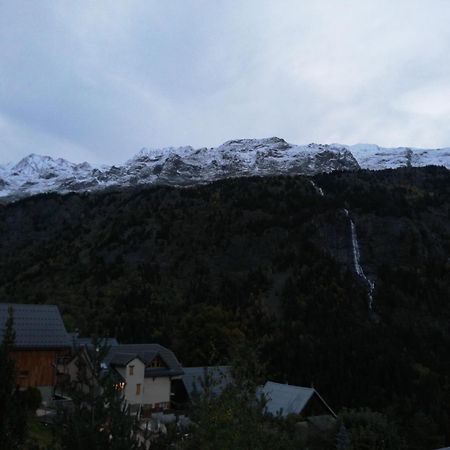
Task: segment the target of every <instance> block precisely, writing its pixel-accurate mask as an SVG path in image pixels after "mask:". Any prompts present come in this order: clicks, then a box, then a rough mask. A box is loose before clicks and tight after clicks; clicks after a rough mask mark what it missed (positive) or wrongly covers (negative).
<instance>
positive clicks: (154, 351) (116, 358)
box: [103, 344, 184, 378]
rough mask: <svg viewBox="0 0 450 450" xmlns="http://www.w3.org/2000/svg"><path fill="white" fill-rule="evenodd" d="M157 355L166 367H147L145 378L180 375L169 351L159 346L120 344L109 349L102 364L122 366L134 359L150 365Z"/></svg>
mask: <svg viewBox="0 0 450 450" xmlns="http://www.w3.org/2000/svg"><path fill="white" fill-rule="evenodd" d="M157 355H159V356H160V358H161V359H162V360H163V361H164V363H165V364H166V365H167V367H147V368H146V369H145V376H146V377H155V378H157V377H165V376H173V377H174V376H178V375H182V374H183V373H184V372H183V369H182V368H181V365H180V363H179V362H178V360H177V358H176V356H175V355H174V354H173V352H172V351H171V350H169V349H168V348H166V347H163V346H162V345H159V344H120V345H117V346H115V347H111V348H110V350H109V352H108V354H107V355H106V358H105V359H104V361H103V362H104V363H105V364H107V365H111V366H123V365H126V364H127V363H128V362H129V361H131V360H132V359H134V358H139V359H140V360H141V361H142V362H143V363H144V364H146V365H147V364H150V363H151V362H152V360H153V359H154V358H155V357H156V356H157Z"/></svg>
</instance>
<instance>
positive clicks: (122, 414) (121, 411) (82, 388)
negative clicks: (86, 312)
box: [59, 342, 144, 450]
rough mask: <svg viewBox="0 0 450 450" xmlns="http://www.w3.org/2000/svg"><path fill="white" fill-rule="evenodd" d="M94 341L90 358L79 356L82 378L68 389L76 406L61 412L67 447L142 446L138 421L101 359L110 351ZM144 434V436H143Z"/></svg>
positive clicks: (124, 449) (113, 449)
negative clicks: (103, 366) (130, 412)
mask: <svg viewBox="0 0 450 450" xmlns="http://www.w3.org/2000/svg"><path fill="white" fill-rule="evenodd" d="M98 344H99V343H98V342H94V348H95V350H94V351H92V352H89V353H90V361H88V360H85V359H83V358H79V361H78V377H77V380H76V382H75V383H73V385H71V386H70V387H69V388H68V393H69V396H70V397H71V399H72V405H71V406H70V407H67V408H65V409H64V410H62V411H60V424H59V425H60V426H59V433H60V440H61V446H62V449H63V450H87V449H89V450H106V449H108V450H133V449H139V448H141V446H140V440H139V439H140V438H139V430H138V424H137V421H136V420H135V418H133V417H132V416H130V414H129V408H128V406H127V405H126V403H125V400H124V398H123V395H122V394H121V392H120V389H119V388H118V384H117V382H116V380H115V379H114V378H113V376H112V375H111V373H109V372H108V371H107V370H106V369H103V368H102V366H101V362H102V361H103V358H104V357H105V356H106V353H107V352H108V348H107V347H106V346H104V345H98ZM141 437H144V436H142V435H141Z"/></svg>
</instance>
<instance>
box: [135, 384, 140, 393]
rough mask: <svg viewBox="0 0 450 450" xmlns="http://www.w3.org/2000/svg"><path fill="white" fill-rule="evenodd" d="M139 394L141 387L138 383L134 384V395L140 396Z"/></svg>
mask: <svg viewBox="0 0 450 450" xmlns="http://www.w3.org/2000/svg"><path fill="white" fill-rule="evenodd" d="M140 394H141V385H140V384H139V383H138V384H136V395H140Z"/></svg>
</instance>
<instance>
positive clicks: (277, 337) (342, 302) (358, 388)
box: [0, 167, 450, 448]
mask: <svg viewBox="0 0 450 450" xmlns="http://www.w3.org/2000/svg"><path fill="white" fill-rule="evenodd" d="M314 180H315V182H316V184H317V185H319V186H320V187H321V188H322V189H324V191H325V193H326V195H325V196H324V197H322V196H319V195H317V193H316V192H315V190H314V189H313V188H312V186H311V183H310V182H309V180H308V179H306V178H304V177H273V178H249V179H231V180H224V181H220V182H217V183H213V184H210V185H205V186H198V187H193V188H189V189H176V188H168V187H153V188H147V189H146V188H136V189H129V190H121V191H116V192H108V193H94V194H82V195H80V194H70V195H67V196H58V195H55V194H49V195H42V196H37V197H32V198H28V199H25V200H23V201H20V202H16V203H14V204H11V205H8V206H5V207H3V208H1V209H0V298H8V299H10V300H11V301H16V302H22V301H23V302H27V303H33V302H37V303H56V304H58V306H59V307H60V308H61V311H62V313H63V315H64V317H65V320H66V322H67V324H68V325H69V326H70V327H71V328H79V329H80V332H81V333H82V334H86V335H89V334H93V333H97V334H98V335H112V336H116V337H117V338H118V339H119V340H121V341H122V342H151V341H155V342H159V343H161V344H163V345H167V346H169V347H170V348H172V349H173V350H174V351H175V352H176V354H177V356H178V357H179V359H180V360H181V361H182V362H183V364H185V365H188V364H195V365H206V364H208V363H226V360H227V359H228V357H229V356H230V355H231V354H232V353H233V349H234V348H235V347H236V346H237V345H239V344H240V343H241V342H250V343H251V345H253V346H256V345H258V347H260V348H261V352H262V355H263V359H264V361H266V362H267V376H268V377H269V378H270V379H273V380H274V381H281V382H284V381H288V382H289V383H291V384H297V385H306V386H310V385H311V384H312V383H313V384H314V386H315V387H316V388H317V389H318V391H319V392H320V393H321V394H322V395H323V396H324V398H326V400H327V402H328V403H329V404H330V405H331V406H332V407H333V408H334V409H336V410H339V409H340V408H342V407H349V408H357V407H359V406H361V405H366V406H368V407H370V408H371V409H373V410H376V411H381V412H383V413H386V414H387V415H388V416H389V417H395V418H397V419H398V421H399V430H400V431H399V432H400V433H401V434H402V435H403V436H405V437H406V438H408V436H411V438H410V440H409V441H408V442H407V445H408V446H409V448H413V446H414V445H415V443H416V442H425V441H421V439H422V438H420V437H418V438H417V439H416V438H415V437H413V436H414V433H416V430H413V429H412V426H411V418H412V417H415V415H416V414H419V416H417V417H418V419H417V420H418V421H422V423H426V424H428V425H424V426H426V427H429V428H430V434H431V435H433V436H435V438H433V439H434V441H433V442H441V441H443V442H444V443H447V444H448V443H450V426H449V417H450V378H449V374H450V362H449V359H448V357H447V353H448V348H449V347H450V332H449V329H448V323H449V321H450V304H449V303H448V298H450V263H449V260H448V257H449V255H450V221H449V219H450V172H449V171H448V170H445V169H443V168H433V167H428V168H420V169H412V168H405V169H401V170H395V171H393V170H386V171H378V172H369V171H358V172H352V173H344V172H342V173H338V172H335V173H332V174H323V175H318V176H316V177H315V178H314ZM343 208H346V209H348V210H349V211H350V215H351V218H352V220H353V221H354V223H355V227H356V230H357V233H358V238H359V242H360V251H361V262H362V265H363V267H364V269H365V272H366V273H367V274H368V275H369V277H370V278H371V279H372V280H374V281H375V283H376V289H375V296H374V301H375V303H374V307H375V314H369V313H368V309H367V289H366V286H365V285H364V283H362V282H361V280H360V279H359V278H358V276H357V275H356V274H355V273H354V267H353V253H352V249H351V243H350V228H349V219H348V217H346V216H345V214H344V213H343ZM422 415H423V416H422ZM420 417H422V419H423V418H425V419H423V420H422V419H420ZM423 439H424V438H423ZM433 445H434V444H433ZM428 446H430V445H429V444H426V443H425V444H423V448H426V447H428ZM436 447H438V446H436Z"/></svg>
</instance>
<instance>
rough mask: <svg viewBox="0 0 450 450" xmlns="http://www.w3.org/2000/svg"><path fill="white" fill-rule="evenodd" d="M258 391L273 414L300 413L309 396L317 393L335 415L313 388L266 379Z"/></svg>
mask: <svg viewBox="0 0 450 450" xmlns="http://www.w3.org/2000/svg"><path fill="white" fill-rule="evenodd" d="M260 393H261V394H263V395H264V396H265V398H266V400H267V404H266V410H267V412H268V413H270V414H273V415H277V414H281V415H282V416H287V415H288V414H301V412H302V411H303V410H304V409H305V407H306V405H307V404H308V402H309V401H310V400H311V398H312V397H313V396H314V395H317V397H318V398H319V400H320V401H321V402H322V403H323V405H324V406H325V407H326V408H327V409H328V410H329V411H330V414H331V415H333V416H335V414H334V412H333V410H332V409H331V408H330V407H329V406H328V405H327V403H326V402H325V400H323V398H322V397H321V396H320V395H319V393H318V392H317V391H316V390H315V389H313V388H306V387H301V386H292V385H289V384H280V383H274V382H272V381H267V383H266V384H265V385H264V386H263V388H262V389H261V391H260Z"/></svg>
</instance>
